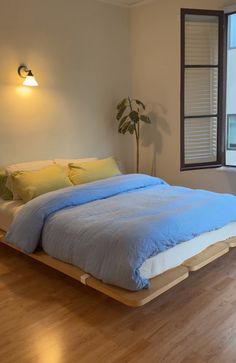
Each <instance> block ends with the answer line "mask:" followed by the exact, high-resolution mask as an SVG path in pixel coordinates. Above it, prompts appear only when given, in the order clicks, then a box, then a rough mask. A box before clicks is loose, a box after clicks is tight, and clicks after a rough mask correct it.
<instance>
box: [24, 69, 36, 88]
mask: <svg viewBox="0 0 236 363" xmlns="http://www.w3.org/2000/svg"><path fill="white" fill-rule="evenodd" d="M38 85H39V84H38V82H37V81H36V79H35V78H34V75H33V73H32V72H31V71H29V72H28V75H27V76H26V78H25V80H24V82H23V86H30V87H37V86H38Z"/></svg>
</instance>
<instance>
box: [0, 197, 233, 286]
mask: <svg viewBox="0 0 236 363" xmlns="http://www.w3.org/2000/svg"><path fill="white" fill-rule="evenodd" d="M23 205H24V204H23V202H22V201H20V200H16V201H4V200H2V199H1V198H0V229H2V230H3V231H8V229H9V227H10V225H11V223H12V221H13V219H14V217H15V216H16V214H17V213H18V212H19V210H20V209H21V208H22V206H23ZM234 236H236V222H233V223H230V224H228V225H226V226H225V227H223V228H220V229H218V230H216V231H212V232H207V233H203V234H202V235H200V236H198V237H196V238H193V239H191V240H190V241H187V242H183V243H180V244H179V245H177V246H175V247H173V248H170V249H169V250H167V251H165V252H161V253H159V254H158V255H157V256H154V257H151V258H149V259H148V260H146V261H145V262H144V263H143V265H142V266H141V267H140V273H141V275H142V276H143V277H145V278H147V279H150V278H152V277H155V276H157V275H159V274H161V273H163V272H165V271H167V270H169V269H171V268H174V267H176V266H179V265H181V264H182V263H183V262H184V261H185V260H187V259H188V258H191V257H193V256H195V255H196V254H198V253H200V252H201V251H203V250H204V249H205V248H207V247H209V246H211V245H213V244H214V243H216V242H220V241H223V240H226V239H228V238H230V237H234Z"/></svg>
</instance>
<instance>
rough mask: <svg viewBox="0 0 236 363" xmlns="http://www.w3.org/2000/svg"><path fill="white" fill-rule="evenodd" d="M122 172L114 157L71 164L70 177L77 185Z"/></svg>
mask: <svg viewBox="0 0 236 363" xmlns="http://www.w3.org/2000/svg"><path fill="white" fill-rule="evenodd" d="M120 174H121V172H120V169H119V168H118V166H117V164H116V162H115V160H114V159H113V158H112V157H110V158H107V159H103V160H95V161H90V162H85V163H72V164H69V177H70V180H71V181H72V183H73V184H75V185H77V184H84V183H89V182H93V181H95V180H99V179H105V178H110V177H112V176H115V175H120Z"/></svg>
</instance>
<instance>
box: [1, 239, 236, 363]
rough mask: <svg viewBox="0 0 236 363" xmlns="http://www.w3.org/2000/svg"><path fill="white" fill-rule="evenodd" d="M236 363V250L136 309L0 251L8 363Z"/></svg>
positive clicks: (3, 350)
mask: <svg viewBox="0 0 236 363" xmlns="http://www.w3.org/2000/svg"><path fill="white" fill-rule="evenodd" d="M13 362H14V363H84V362H86V363H87V362H88V363H97V362H98V363H100V362H101V363H108V362H109V363H113V362H124V363H125V362H133V363H134V362H135V363H140V362H145V363H152V362H155V363H160V362H165V363H180V362H181V363H205V362H207V363H208V362H209V363H232V362H235V363H236V249H233V250H231V251H230V253H228V254H226V255H225V256H223V257H221V258H220V259H218V260H217V261H215V262H213V263H211V264H210V265H208V266H206V267H204V268H203V269H202V270H200V271H198V272H196V273H194V274H192V275H191V276H190V277H189V278H188V279H187V280H185V281H183V282H182V283H181V284H180V285H178V286H176V287H174V288H173V289H172V290H169V291H168V292H167V293H165V294H164V295H162V296H160V297H159V298H157V299H156V300H154V301H152V302H151V303H149V304H147V305H146V306H144V307H141V308H137V309H131V308H129V307H126V306H124V305H121V304H120V303H118V302H116V301H114V300H112V299H110V298H108V297H106V296H105V295H103V294H100V293H98V292H96V291H95V290H93V289H91V288H88V287H85V286H83V285H82V284H80V283H79V282H78V283H77V282H76V281H74V280H72V279H70V278H68V277H65V276H64V275H62V274H60V273H58V272H56V271H54V270H51V269H50V268H47V267H46V266H43V265H41V264H39V263H36V262H34V261H33V260H31V259H29V258H27V256H23V255H22V254H19V253H18V252H16V251H13V250H10V249H9V248H7V247H2V246H1V249H0V363H13Z"/></svg>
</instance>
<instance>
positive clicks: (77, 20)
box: [0, 0, 130, 165]
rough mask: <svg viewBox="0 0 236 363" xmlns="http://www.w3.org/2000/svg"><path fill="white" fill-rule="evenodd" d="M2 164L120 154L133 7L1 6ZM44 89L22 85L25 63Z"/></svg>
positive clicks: (75, 1)
mask: <svg viewBox="0 0 236 363" xmlns="http://www.w3.org/2000/svg"><path fill="white" fill-rule="evenodd" d="M0 54H1V56H0V69H1V72H0V125H1V128H0V132H1V146H0V165H2V164H7V163H12V162H18V161H27V160H33V159H44V158H53V157H67V156H68V157H70V156H71V157H78V156H79V157H81V156H95V155H96V156H100V157H102V156H106V155H110V154H113V153H114V154H119V143H118V140H119V138H117V132H116V125H115V123H114V117H113V116H114V107H115V105H116V103H117V101H119V99H120V98H122V97H123V96H124V95H126V94H128V93H129V88H130V81H129V78H130V65H129V61H130V57H129V10H128V9H125V8H121V7H114V6H111V5H108V4H104V3H101V2H98V1H95V0H20V1H19V0H5V1H2V2H1V6H0ZM22 62H23V63H26V64H27V65H28V66H29V67H30V68H32V70H33V72H34V73H35V77H36V78H37V80H38V82H39V84H40V86H39V87H38V88H34V89H33V88H24V87H21V86H20V85H21V82H22V80H21V79H20V78H19V77H18V75H17V67H18V65H19V64H20V63H22Z"/></svg>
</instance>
